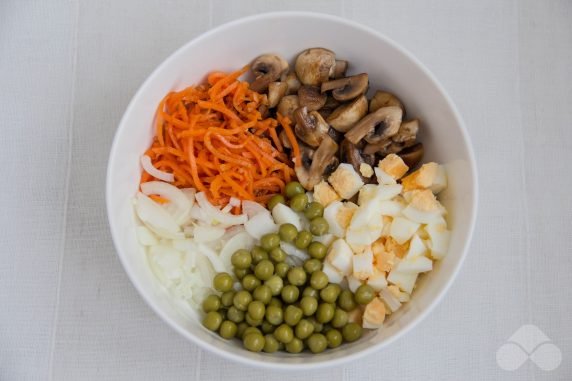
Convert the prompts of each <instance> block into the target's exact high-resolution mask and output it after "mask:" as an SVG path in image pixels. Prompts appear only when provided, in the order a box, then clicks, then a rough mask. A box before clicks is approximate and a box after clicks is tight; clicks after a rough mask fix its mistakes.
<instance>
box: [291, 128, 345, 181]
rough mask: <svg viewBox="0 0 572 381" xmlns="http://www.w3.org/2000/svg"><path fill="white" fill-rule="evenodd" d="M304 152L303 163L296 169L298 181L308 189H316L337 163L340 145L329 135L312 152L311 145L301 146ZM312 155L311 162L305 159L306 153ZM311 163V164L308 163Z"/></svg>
mask: <svg viewBox="0 0 572 381" xmlns="http://www.w3.org/2000/svg"><path fill="white" fill-rule="evenodd" d="M300 150H301V152H302V153H301V154H302V165H300V166H297V167H296V168H295V169H294V170H295V172H296V176H297V177H298V181H299V182H300V184H302V186H303V187H304V188H306V189H307V190H312V189H314V186H315V185H316V184H318V183H319V182H320V181H322V178H323V176H324V175H325V174H326V172H327V171H329V170H331V169H332V167H333V166H334V165H335V166H337V165H336V162H337V160H336V158H335V155H336V152H337V151H338V145H337V143H336V142H335V141H333V140H332V138H330V137H329V136H326V137H325V138H324V139H323V140H322V142H321V143H320V146H319V147H318V149H317V150H316V151H312V153H311V154H310V150H311V149H309V147H300ZM305 154H306V156H309V157H310V160H309V161H310V162H311V164H309V163H308V160H304V155H305ZM308 164H309V165H308Z"/></svg>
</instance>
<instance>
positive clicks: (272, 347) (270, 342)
mask: <svg viewBox="0 0 572 381" xmlns="http://www.w3.org/2000/svg"><path fill="white" fill-rule="evenodd" d="M279 348H280V342H279V341H278V340H276V338H275V337H274V336H273V335H270V334H267V335H265V336H264V348H262V350H263V351H264V352H266V353H274V352H276V351H277V350H278V349H279Z"/></svg>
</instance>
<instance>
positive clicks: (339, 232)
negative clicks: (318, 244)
mask: <svg viewBox="0 0 572 381" xmlns="http://www.w3.org/2000/svg"><path fill="white" fill-rule="evenodd" d="M343 207H344V204H343V203H342V202H341V201H334V202H332V203H330V205H328V206H326V208H325V209H324V219H325V220H326V221H327V222H328V225H329V226H330V234H333V235H335V236H336V237H339V238H343V237H345V236H346V229H345V228H344V227H342V225H341V224H340V223H339V221H338V218H337V216H338V213H339V212H340V210H341V209H342V208H343Z"/></svg>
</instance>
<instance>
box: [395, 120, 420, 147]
mask: <svg viewBox="0 0 572 381" xmlns="http://www.w3.org/2000/svg"><path fill="white" fill-rule="evenodd" d="M417 132H419V119H412V120H408V121H406V122H402V123H401V126H400V127H399V131H397V134H395V135H394V136H392V138H391V140H393V141H394V142H396V143H409V142H412V141H415V139H416V138H417Z"/></svg>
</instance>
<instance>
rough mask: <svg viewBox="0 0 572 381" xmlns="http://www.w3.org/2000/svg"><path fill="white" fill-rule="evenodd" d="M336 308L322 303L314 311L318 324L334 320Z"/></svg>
mask: <svg viewBox="0 0 572 381" xmlns="http://www.w3.org/2000/svg"><path fill="white" fill-rule="evenodd" d="M335 311H336V307H334V305H333V304H331V303H322V304H320V305H319V306H318V309H317V310H316V320H317V321H318V322H320V323H322V324H323V323H328V322H329V321H330V320H332V319H333V318H334V312H335Z"/></svg>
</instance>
